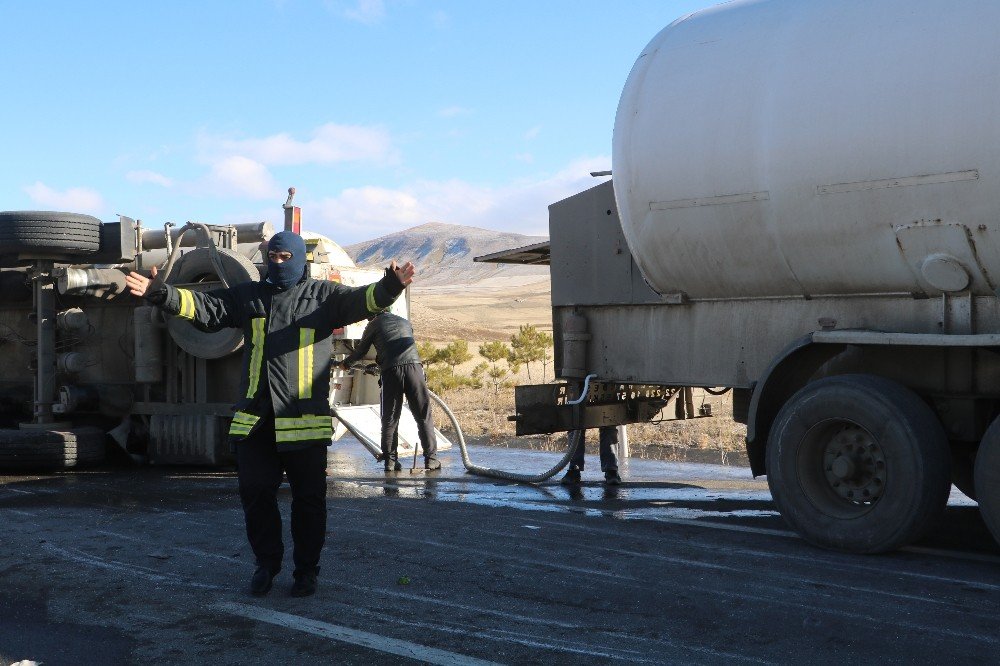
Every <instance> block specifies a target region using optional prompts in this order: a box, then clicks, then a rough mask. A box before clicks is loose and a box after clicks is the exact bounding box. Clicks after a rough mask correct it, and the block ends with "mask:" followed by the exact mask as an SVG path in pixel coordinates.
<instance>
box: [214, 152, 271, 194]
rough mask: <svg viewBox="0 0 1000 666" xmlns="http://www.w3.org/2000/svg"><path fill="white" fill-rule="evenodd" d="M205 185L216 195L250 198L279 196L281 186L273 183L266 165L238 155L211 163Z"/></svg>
mask: <svg viewBox="0 0 1000 666" xmlns="http://www.w3.org/2000/svg"><path fill="white" fill-rule="evenodd" d="M207 187H208V189H209V193H210V194H214V195H217V196H238V197H247V198H250V199H277V198H279V197H281V188H279V187H278V186H277V185H276V184H275V182H274V178H273V177H272V176H271V172H269V171H268V170H267V167H265V166H264V165H263V164H261V163H260V162H257V161H254V160H252V159H250V158H248V157H242V156H239V155H235V156H233V157H227V158H225V159H222V160H219V161H218V162H216V163H215V164H213V165H212V172H211V174H209V176H208V179H207Z"/></svg>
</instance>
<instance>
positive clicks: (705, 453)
mask: <svg viewBox="0 0 1000 666" xmlns="http://www.w3.org/2000/svg"><path fill="white" fill-rule="evenodd" d="M411 319H412V320H413V326H414V333H415V335H416V337H417V340H418V341H420V342H423V341H428V342H432V343H433V344H435V345H436V346H439V347H440V346H444V345H445V344H447V343H449V342H451V341H453V340H466V341H468V343H469V350H470V351H471V352H472V353H473V354H475V353H476V350H477V349H478V348H479V345H480V344H482V343H483V342H487V341H490V340H501V341H503V342H509V341H510V336H511V335H513V334H515V333H517V330H518V327H519V326H521V325H523V324H533V325H535V326H536V327H537V328H539V329H540V330H544V331H547V332H551V330H552V321H551V311H550V301H549V285H548V282H547V281H545V282H534V283H530V282H528V283H525V282H524V281H521V280H508V281H505V282H504V283H502V284H498V283H490V284H488V285H472V286H469V285H462V286H457V287H446V288H443V287H426V288H418V287H416V286H415V287H414V289H413V293H412V305H411ZM482 361H483V359H482V358H481V357H480V356H478V355H475V358H474V359H473V360H472V361H470V362H468V363H466V364H464V365H463V366H459V368H458V372H459V373H460V374H466V375H467V374H469V373H470V371H471V370H472V368H473V367H474V366H475V365H476V364H477V363H480V362H482ZM541 371H542V368H541V366H540V365H536V366H534V367H532V368H531V377H530V378H529V377H528V374H527V372H526V371H525V370H524V369H522V370H521V372H520V373H519V374H518V375H517V376H516V377H511V378H510V380H511V382H512V383H517V384H528V383H536V384H537V383H541V382H542V377H541ZM545 379H546V380H549V381H551V380H552V368H551V366H549V369H548V375H547V377H546V378H545ZM443 397H444V398H445V400H446V401H447V403H448V405H449V407H450V408H451V410H452V411H453V412H454V413H455V415H456V417H457V418H458V420H459V423H460V425H461V426H462V431H463V433H464V434H465V438H466V441H468V442H474V443H479V444H490V445H494V446H508V447H520V448H537V449H545V450H562V449H563V448H564V447H565V443H566V437H565V435H564V434H557V435H552V436H533V437H515V436H514V424H513V423H511V422H509V421H507V417H508V416H509V415H512V414H513V413H514V390H513V388H505V389H501V391H500V393H499V394H495V393H494V391H493V389H492V388H485V387H484V388H481V389H474V388H462V389H456V390H454V391H451V392H449V393H448V394H447V395H445V396H443ZM702 404H711V409H712V414H713V416H712V417H707V418H697V419H690V420H684V421H676V420H664V421H661V422H659V423H646V424H636V425H630V426H629V427H628V435H629V448H630V455H631V456H632V457H639V458H655V459H668V460H681V461H684V460H690V461H696V462H712V463H722V464H745V461H746V455H745V451H744V444H743V438H744V436H745V434H746V428H745V427H744V426H742V425H740V424H737V423H734V422H733V421H732V402H731V397H730V395H729V394H726V395H723V396H711V395H708V394H706V393H704V392H702V391H697V390H696V391H695V393H694V405H695V409H696V410H697V408H698V407H699V406H701V405H702ZM673 413H674V408H673V402H671V403H670V404H668V405H667V408H666V409H665V410H664V411H663V413H662V414H661V417H663V418H667V419H672V418H673ZM435 418H436V420H437V422H438V423H439V424H440V425H442V426H443V425H445V424H444V423H442V421H443V420H444V415H443V414H436V415H435ZM445 434H450V433H449V432H448V431H447V430H445ZM591 440H595V441H591ZM592 445H593V446H594V447H595V449H594V452H596V437H589V438H588V442H587V446H588V452H589V451H590V450H591V446H592Z"/></svg>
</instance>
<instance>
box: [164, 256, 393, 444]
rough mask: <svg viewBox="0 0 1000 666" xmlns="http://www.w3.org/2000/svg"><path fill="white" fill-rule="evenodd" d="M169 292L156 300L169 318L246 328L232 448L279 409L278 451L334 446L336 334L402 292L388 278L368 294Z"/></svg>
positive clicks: (241, 289)
mask: <svg viewBox="0 0 1000 666" xmlns="http://www.w3.org/2000/svg"><path fill="white" fill-rule="evenodd" d="M164 290H165V294H162V295H161V294H151V295H150V296H151V298H150V300H152V301H153V302H157V301H162V303H161V304H160V307H161V308H163V309H164V310H165V311H166V312H168V313H170V314H173V315H176V316H177V317H180V318H182V319H187V320H189V321H191V322H192V323H194V324H196V325H197V326H198V328H201V329H204V330H209V331H212V330H218V329H221V328H242V329H243V336H244V340H245V342H244V345H243V366H242V368H243V370H242V380H241V385H240V392H239V400H238V401H237V403H236V405H235V406H234V411H235V414H234V415H233V421H232V424H231V425H230V428H229V438H230V441H231V442H232V441H239V440H241V439H244V438H246V436H247V435H249V434H250V432H251V430H253V428H254V426H255V425H256V424H257V422H258V421H259V420H260V418H261V416H263V415H265V414H266V413H267V411H268V410H269V409H273V410H274V424H275V442H276V444H277V446H278V449H279V450H289V449H298V448H301V447H302V446H303V445H307V444H314V443H319V442H322V443H325V444H329V443H330V438H331V436H332V434H333V433H332V421H331V418H330V405H329V394H330V365H331V358H330V357H331V352H332V348H333V341H332V339H331V334H332V332H333V329H335V328H341V327H343V326H346V325H348V324H352V323H354V322H356V321H359V320H361V319H364V318H365V317H367V316H368V315H369V314H372V313H375V312H379V311H381V310H382V309H384V308H387V307H388V306H390V305H391V304H392V302H393V301H394V300H396V297H398V296H399V294H400V293H402V291H403V285H402V284H400V282H399V280H398V278H396V276H395V274H393V273H391V272H389V271H386V275H385V276H384V277H383V278H382V279H381V280H379V281H378V282H375V283H372V284H370V285H368V286H367V287H347V286H344V285H342V284H339V283H337V282H328V281H324V280H314V279H312V278H306V279H304V280H302V281H301V282H299V283H298V284H296V285H295V286H293V287H291V288H290V289H280V288H278V287H276V286H274V285H272V284H271V283H269V282H266V281H263V280H262V281H260V282H244V283H241V284H238V285H234V286H232V287H230V288H228V289H219V290H215V291H211V292H207V293H201V292H196V291H191V290H188V289H178V288H175V287H172V286H170V285H164ZM268 403H270V404H268Z"/></svg>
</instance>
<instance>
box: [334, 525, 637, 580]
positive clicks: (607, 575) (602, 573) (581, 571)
mask: <svg viewBox="0 0 1000 666" xmlns="http://www.w3.org/2000/svg"><path fill="white" fill-rule="evenodd" d="M340 531H341V532H357V533H358V534H367V535H369V536H376V537H379V538H383V539H384V538H385V532H377V531H375V530H363V529H361V528H358V527H341V528H340ZM393 540H394V541H410V542H412V543H419V544H422V545H424V546H433V547H435V548H447V549H450V550H460V551H463V552H466V553H477V554H479V555H486V556H488V557H496V556H498V554H497V553H496V552H494V551H491V550H483V549H480V548H469V547H467V546H456V545H454V544H450V543H441V542H440V541H431V540H430V539H417V538H414V537H404V536H400V535H398V534H397V535H395V536H393ZM506 559H515V558H510V557H508V558H506ZM515 561H516V562H518V563H520V564H521V565H533V566H541V567H550V568H552V569H562V570H563V571H572V572H573V573H577V574H582V575H585V576H601V577H603V578H617V579H619V580H627V581H633V580H635V579H634V578H632V577H631V576H622V575H619V574H614V573H609V572H607V571H600V570H598V569H585V568H583V567H572V566H569V565H568V564H559V563H558V562H552V561H550V560H529V559H526V558H523V557H519V558H516V560H515Z"/></svg>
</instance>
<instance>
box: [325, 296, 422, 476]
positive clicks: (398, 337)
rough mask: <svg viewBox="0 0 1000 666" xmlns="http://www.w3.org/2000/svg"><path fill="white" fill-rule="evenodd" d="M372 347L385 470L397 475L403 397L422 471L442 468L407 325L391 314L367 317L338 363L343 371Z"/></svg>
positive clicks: (410, 327) (409, 329) (415, 354)
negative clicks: (352, 345) (358, 337)
mask: <svg viewBox="0 0 1000 666" xmlns="http://www.w3.org/2000/svg"><path fill="white" fill-rule="evenodd" d="M372 344H374V345H375V358H376V361H377V362H378V366H379V370H380V371H381V374H382V379H381V381H380V382H379V384H381V386H382V404H381V405H380V407H381V412H382V456H381V459H382V461H383V462H384V463H385V471H387V472H398V471H399V470H401V469H402V467H403V466H402V465H400V463H399V458H398V453H397V450H396V449H397V446H398V445H399V436H398V435H399V415H400V413H401V412H402V409H403V396H404V395H405V396H406V402H407V404H408V405H409V406H410V412H412V413H413V418H414V420H415V421H416V422H417V433H418V435H419V436H420V446H421V448H423V450H424V468H425V469H427V470H436V469H441V462H440V461H439V460H438V458H437V436H436V435H435V434H434V419H433V417H432V416H431V401H430V397H429V396H428V394H427V383H426V380H425V378H424V366H423V365H422V364H421V363H420V354H418V353H417V345H416V342H415V341H414V339H413V327H412V326H411V325H410V322H409V321H407V320H406V319H404V318H403V317H400V316H398V315H394V314H392V313H391V312H378V313H375V314H373V315H371V316H370V317H369V321H368V325H367V326H366V327H365V332H364V333H362V335H361V340H360V341H359V342H358V345H357V347H355V348H354V351H353V352H351V354H350V355H348V356H347V358H345V359H344V360H343V361H341V362H340V366H341V367H342V368H344V369H345V370H346V369H347V368H348V367H349V366H350V365H351V364H352V363H354V362H356V361H359V360H361V359H362V358H363V357H364V355H365V354H366V353H367V352H368V350H369V349H370V348H371V346H372Z"/></svg>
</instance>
